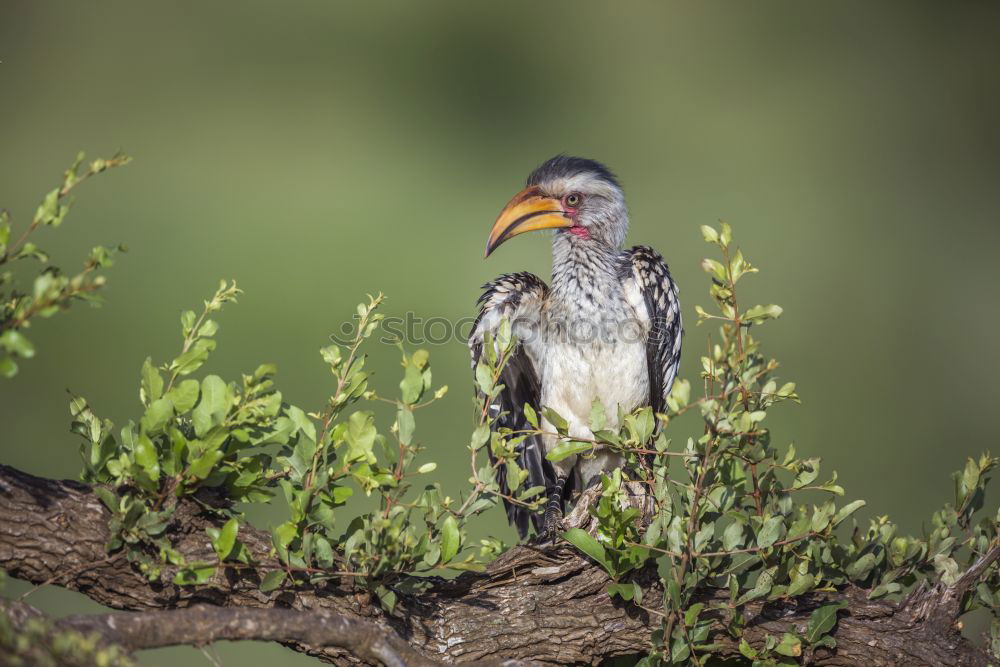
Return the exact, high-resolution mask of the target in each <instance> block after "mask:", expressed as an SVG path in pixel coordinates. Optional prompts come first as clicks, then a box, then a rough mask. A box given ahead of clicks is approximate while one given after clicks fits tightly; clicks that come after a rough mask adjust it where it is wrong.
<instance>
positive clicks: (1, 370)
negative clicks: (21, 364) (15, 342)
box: [0, 356, 17, 378]
mask: <svg viewBox="0 0 1000 667" xmlns="http://www.w3.org/2000/svg"><path fill="white" fill-rule="evenodd" d="M15 375H17V362H16V361H14V358H13V357H6V356H0V377H4V378H12V377H14V376H15Z"/></svg>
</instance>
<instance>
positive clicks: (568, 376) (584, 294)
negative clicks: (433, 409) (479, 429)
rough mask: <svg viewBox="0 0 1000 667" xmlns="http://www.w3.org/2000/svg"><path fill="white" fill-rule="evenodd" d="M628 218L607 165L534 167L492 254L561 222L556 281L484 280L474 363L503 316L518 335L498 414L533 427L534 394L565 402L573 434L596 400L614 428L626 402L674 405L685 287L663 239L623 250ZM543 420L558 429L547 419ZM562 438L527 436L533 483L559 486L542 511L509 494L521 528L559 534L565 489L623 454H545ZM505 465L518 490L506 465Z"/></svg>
mask: <svg viewBox="0 0 1000 667" xmlns="http://www.w3.org/2000/svg"><path fill="white" fill-rule="evenodd" d="M628 222H629V219H628V210H627V209H626V206H625V197H624V194H623V193H622V189H621V186H620V185H619V184H618V181H617V180H616V179H615V177H614V175H613V174H612V173H611V172H610V171H609V170H608V169H607V167H605V166H604V165H602V164H600V163H599V162H595V161H593V160H586V159H583V158H577V157H567V156H562V155H560V156H557V157H554V158H552V159H550V160H548V161H546V162H545V163H544V164H542V165H541V166H540V167H538V168H537V169H535V170H534V171H533V172H532V173H531V175H530V176H529V177H528V182H527V187H525V188H524V189H523V190H521V192H519V193H517V194H516V195H515V196H514V198H513V199H511V200H510V202H509V203H508V204H507V206H506V207H505V208H504V209H503V211H502V212H501V213H500V217H499V218H497V221H496V223H495V224H494V225H493V229H492V230H491V231H490V236H489V240H488V242H487V244H486V255H487V256H489V254H490V253H492V252H493V251H494V250H495V249H496V248H497V246H499V245H500V244H501V243H503V242H504V241H506V240H507V239H509V238H511V237H512V236H516V235H518V234H522V233H524V232H529V231H535V230H541V229H554V230H555V237H554V238H553V240H552V285H551V287H550V286H547V285H546V284H545V283H544V282H543V281H542V280H541V278H539V277H537V276H535V275H533V274H531V273H508V274H506V275H502V276H500V277H499V278H497V279H496V280H494V281H493V282H490V283H487V284H486V285H484V286H483V289H484V290H485V291H484V293H483V295H482V296H481V297H480V299H479V305H480V312H479V317H478V319H477V320H476V325H475V327H474V329H473V332H472V335H471V337H470V339H469V346H470V348H471V351H472V365H473V368H475V367H476V365H477V363H478V361H479V357H480V355H481V354H482V350H483V340H484V335H485V333H486V332H487V331H495V330H496V328H497V327H498V326H499V324H500V322H501V320H502V319H503V318H506V319H508V320H509V321H510V322H511V324H512V330H513V333H514V335H515V337H516V338H517V341H518V347H517V349H516V350H515V352H514V353H513V355H512V356H511V359H510V361H509V362H508V363H507V365H506V366H505V367H504V369H503V375H502V377H501V383H502V384H503V385H504V389H503V390H502V392H501V393H500V394H499V396H497V398H496V399H495V400H494V401H493V402H492V403H491V404H490V413H491V414H492V415H493V416H495V417H497V419H496V420H495V421H494V424H495V425H496V426H502V427H508V428H511V429H514V430H522V429H525V430H526V429H531V428H532V427H531V426H530V425H529V424H528V422H527V420H526V419H525V417H524V408H523V406H524V404H525V403H528V404H530V405H531V406H532V407H533V408H534V409H535V410H536V412H537V411H539V409H540V407H542V406H545V407H549V408H552V409H554V410H555V411H556V412H557V413H558V414H559V415H561V416H562V417H563V418H565V419H566V420H567V422H568V424H569V434H570V435H571V436H573V437H577V438H590V437H592V435H593V434H592V433H591V431H590V414H591V408H592V405H593V403H594V401H595V400H599V401H600V402H601V403H602V404H603V406H604V410H605V414H606V418H607V426H608V428H616V427H617V423H618V419H619V416H618V415H619V409H621V410H622V411H624V412H625V413H627V412H629V411H631V410H633V409H635V408H636V407H639V406H646V405H649V406H652V408H653V410H655V411H657V412H662V411H663V407H664V401H665V399H666V396H667V394H668V393H669V392H670V386H671V385H672V384H673V381H674V377H675V376H676V374H677V365H678V362H679V361H680V354H681V314H680V305H679V303H678V301H677V288H676V286H675V285H674V282H673V280H672V279H671V278H670V271H669V270H668V269H667V264H666V262H664V261H663V258H662V257H661V256H660V255H659V253H657V252H656V251H655V250H653V249H652V248H650V247H648V246H635V247H634V248H632V249H630V250H622V244H623V243H624V241H625V235H626V234H627V232H628ZM542 430H543V431H550V432H552V431H554V430H555V429H554V428H552V425H551V424H549V423H548V422H547V421H546V422H543V424H542ZM556 444H558V439H557V438H556V437H554V436H552V437H550V436H548V435H543V436H533V437H529V438H527V439H526V440H524V441H523V442H522V443H521V444H519V445H518V454H519V458H518V465H520V467H521V468H522V469H525V470H527V471H528V479H527V486H544V487H545V489H546V492H547V494H548V505H547V507H546V510H545V514H544V517H542V518H540V517H539V516H538V515H537V514H533V513H530V512H528V511H527V510H525V509H524V508H523V507H521V506H518V505H514V504H511V503H507V517H508V519H510V522H511V523H512V524H514V525H515V526H516V527H517V530H518V532H519V533H520V535H521V536H522V537H524V536H526V535H527V533H528V527H529V520H530V521H531V522H532V523H533V524H534V528H535V532H536V533H542V532H544V533H546V534H547V535H548V536H553V535H554V534H555V532H556V530H557V529H558V526H559V524H560V522H561V518H562V513H563V498H564V497H569V496H570V494H572V493H573V492H574V491H582V490H583V489H584V488H586V486H589V485H590V484H592V483H593V482H594V481H595V479H596V478H597V477H598V476H599V474H600V473H602V472H605V471H608V470H610V469H613V468H615V467H617V466H619V465H621V463H622V461H621V458H620V457H619V456H617V455H616V454H614V453H613V452H610V451H607V450H603V451H602V450H598V451H597V452H595V455H594V456H593V457H577V456H570V457H568V458H565V459H563V460H561V461H558V462H555V463H551V462H549V461H548V460H547V459H546V458H545V454H546V452H548V451H550V450H551V449H552V448H553V447H554V446H555V445H556ZM498 475H499V477H500V483H501V486H502V488H503V489H504V491H505V492H507V488H506V480H505V476H504V468H503V467H502V466H501V467H500V469H499V470H498Z"/></svg>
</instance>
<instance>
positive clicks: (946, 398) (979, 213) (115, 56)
mask: <svg viewBox="0 0 1000 667" xmlns="http://www.w3.org/2000/svg"><path fill="white" fill-rule="evenodd" d="M998 26H1000V5H997V4H996V3H986V2H982V3H972V2H958V3H919V2H896V3H890V2H886V3H863V2H841V3H836V4H830V3H827V4H822V5H820V4H814V3H808V4H803V3H797V2H771V3H762V2H754V3H738V4H737V3H720V2H705V3H663V2H634V3H593V2H570V1H568V0H565V1H550V2H544V3H519V2H505V3H492V4H489V5H487V4H486V3H469V2H459V1H457V0H455V1H453V2H420V3H416V2H414V3H402V2H395V3H393V2H373V1H369V2H364V3H346V2H318V1H316V2H285V3H274V2H259V1H253V2H247V1H244V2H238V3H237V2H213V3H205V2H195V1H193V0H186V1H177V2H171V3H156V2H136V1H135V0H129V1H124V0H122V1H114V2H110V1H109V2H102V3H97V4H91V3H79V2H69V1H62V2H45V3H42V2H27V1H22V2H17V1H14V0H8V1H6V2H3V4H2V6H0V61H2V62H0V100H2V103H0V152H2V153H0V205H3V206H6V207H8V208H10V209H11V211H12V213H13V215H14V217H15V220H16V221H19V222H20V223H21V224H22V225H23V224H24V223H25V222H26V221H27V220H28V219H30V216H31V213H32V211H33V210H34V206H35V205H36V203H37V201H38V199H39V198H40V197H41V195H42V194H43V193H44V192H45V191H47V190H48V189H49V188H51V187H52V186H53V185H54V184H55V183H56V182H57V181H58V178H59V175H60V173H61V170H62V169H64V168H65V167H66V166H67V165H68V164H69V162H70V161H71V159H72V157H73V155H74V154H75V153H76V151H77V150H78V149H85V150H87V151H88V152H89V154H90V155H91V156H92V157H96V156H98V155H105V156H106V155H110V154H111V153H114V152H115V150H117V149H119V148H121V149H123V150H124V151H125V152H127V153H129V154H131V155H133V156H135V158H136V159H135V162H133V164H131V165H130V166H128V167H126V168H125V169H123V170H117V171H115V172H112V173H110V174H107V175H104V176H101V177H100V178H99V179H97V180H95V181H93V182H91V183H87V184H86V185H85V186H83V187H81V188H80V190H79V192H78V195H77V205H76V207H75V209H74V210H73V211H72V212H71V214H70V217H69V218H68V220H67V222H66V223H65V225H64V226H63V228H61V229H60V230H58V231H57V232H54V233H53V232H51V231H48V230H46V231H44V232H43V233H41V234H39V237H40V238H39V242H40V243H41V245H42V246H43V247H45V248H46V249H48V250H50V251H51V252H52V254H53V259H54V262H55V263H56V264H57V265H59V266H62V267H63V268H64V269H66V270H71V269H76V268H77V266H78V263H79V262H80V261H82V258H83V256H84V254H85V252H86V250H87V249H89V248H90V247H91V246H92V245H95V244H98V243H102V244H109V245H110V244H115V243H118V242H122V243H125V244H127V245H128V246H129V248H130V251H129V253H128V254H127V255H124V256H123V257H122V258H121V259H120V261H119V263H118V264H117V265H116V266H115V267H114V269H112V270H111V272H110V273H109V279H110V284H109V287H108V289H107V291H106V298H107V304H106V306H105V307H103V308H101V309H90V308H86V307H78V308H76V309H75V310H73V311H71V312H69V313H67V314H65V315H62V316H60V317H57V318H55V319H53V320H50V321H43V322H40V323H39V325H38V326H36V327H34V328H33V329H32V337H33V338H34V340H35V342H36V343H37V346H38V353H39V356H38V358H36V359H35V360H32V361H28V362H25V363H24V364H22V372H21V375H19V376H18V377H17V378H16V379H14V380H13V381H6V382H4V383H3V384H0V423H2V426H3V431H4V433H5V438H6V440H5V441H4V442H3V443H0V447H2V450H0V461H2V462H4V463H8V464H12V465H15V466H17V467H20V468H22V469H25V470H28V471H30V472H33V473H36V474H40V475H48V476H56V477H76V475H77V473H78V471H79V468H80V466H79V462H78V458H77V441H76V439H75V438H74V437H73V436H71V435H70V434H69V433H68V430H67V429H68V425H69V415H68V411H67V395H66V389H67V388H69V389H72V390H73V391H74V392H77V393H79V394H82V395H83V396H86V397H87V398H88V399H89V400H90V401H91V403H92V405H93V406H95V409H96V410H97V411H98V413H99V414H101V415H104V416H108V417H111V418H113V419H114V420H115V421H117V422H122V421H125V420H127V419H128V418H130V417H136V416H137V415H138V414H139V407H140V406H139V403H138V390H137V387H138V371H139V366H140V364H141V362H142V360H143V359H144V358H145V357H146V356H147V355H152V356H153V358H154V359H155V360H159V361H163V360H166V359H169V358H170V357H171V356H172V355H173V353H174V352H175V350H176V349H177V348H178V343H179V334H178V324H177V322H178V320H177V316H178V313H179V312H180V310H181V309H182V308H185V307H193V306H196V305H197V304H198V303H200V300H201V299H202V298H206V297H208V296H209V295H210V294H211V292H212V290H213V289H214V288H215V286H216V284H217V282H218V280H219V279H220V278H235V279H236V280H237V281H238V282H239V284H240V286H241V287H242V288H244V289H245V290H246V294H245V295H244V297H243V298H242V299H241V303H240V304H239V305H237V306H232V307H230V308H228V309H227V311H226V312H225V313H224V314H223V315H222V317H221V318H220V321H221V324H222V330H221V333H220V336H219V340H220V345H219V349H218V351H217V352H216V353H215V355H214V357H213V360H212V361H211V362H210V365H209V367H208V371H209V372H217V373H220V374H222V375H223V376H227V377H232V376H235V375H236V374H237V373H238V372H239V371H241V370H247V369H252V368H253V367H254V366H255V365H256V364H257V363H258V362H262V361H273V362H276V363H277V364H278V366H279V369H280V372H279V381H280V384H281V386H282V389H283V391H284V393H285V395H286V396H287V398H288V399H289V400H291V401H292V402H294V403H296V404H299V405H302V406H303V407H306V408H316V407H317V406H319V405H320V404H321V402H322V400H323V398H324V396H325V395H326V392H328V390H329V389H330V386H329V385H330V377H329V374H328V372H327V370H326V369H325V367H324V364H323V363H322V362H321V360H320V358H319V355H318V354H317V349H318V348H319V347H320V346H322V345H324V344H325V343H326V342H327V337H328V335H329V334H330V333H332V332H334V331H335V330H336V329H337V328H338V326H339V323H340V322H341V321H343V320H345V319H348V318H349V317H350V315H351V313H352V312H353V306H354V304H355V303H357V302H358V301H360V300H362V299H363V297H364V294H365V292H371V291H377V290H381V291H384V292H385V293H386V294H387V295H388V296H389V301H388V305H387V307H386V312H387V313H388V314H395V315H403V314H404V313H405V312H406V311H412V312H413V313H415V314H416V315H417V316H421V317H432V316H441V317H446V318H449V319H456V318H460V317H464V316H468V315H470V314H472V313H473V310H474V301H475V298H476V296H477V294H478V287H479V285H480V284H482V283H483V282H484V281H486V280H488V279H490V278H492V277H494V276H495V275H496V274H498V273H501V272H506V271H513V270H524V269H527V270H532V271H535V272H536V273H539V274H540V275H543V276H547V275H548V272H549V245H548V241H547V239H546V238H545V237H544V236H543V235H534V236H527V237H522V238H519V239H517V240H516V241H515V242H512V243H509V244H507V245H505V246H504V247H503V248H502V249H501V250H500V251H499V252H497V253H496V254H495V255H494V256H493V257H491V258H490V260H489V261H486V262H484V261H483V260H482V249H483V245H484V242H485V238H486V234H487V231H488V229H489V226H490V225H491V223H492V221H493V219H494V217H495V215H496V213H497V212H498V211H499V209H500V208H501V207H502V205H503V204H504V203H505V202H506V201H507V199H508V198H509V197H510V196H511V195H512V194H513V193H514V192H516V191H517V190H518V189H519V187H520V186H521V184H522V182H523V179H524V178H525V176H526V175H527V173H528V171H529V170H530V169H531V168H533V167H534V166H535V165H536V164H537V163H539V162H540V161H541V160H543V159H545V158H547V157H549V156H551V155H552V154H554V153H557V152H561V151H565V152H570V153H575V154H581V155H584V156H588V157H594V158H597V159H600V160H602V161H605V162H607V163H608V164H609V165H611V167H612V168H613V169H615V170H616V171H617V172H618V174H619V175H620V176H621V178H622V180H623V182H624V184H625V186H626V192H627V195H628V201H629V204H630V207H631V212H632V234H631V236H630V242H633V243H640V242H641V243H647V244H651V245H653V246H655V247H656V248H657V249H659V250H660V251H661V252H662V253H663V254H664V255H665V257H666V258H667V260H668V261H669V263H670V265H671V268H672V270H673V273H674V276H675V278H676V279H677V281H678V282H679V284H680V285H681V289H682V291H681V296H682V300H683V303H684V314H685V317H686V318H687V320H688V327H687V337H686V339H685V355H684V363H683V370H682V376H685V377H688V378H691V379H693V380H696V379H697V372H698V369H699V368H700V364H699V361H698V356H699V353H700V352H701V350H702V349H704V344H705V335H706V333H708V331H707V330H706V328H705V327H695V325H694V321H695V318H694V314H693V306H694V304H696V303H702V304H706V303H707V295H706V288H707V280H706V278H705V276H704V275H703V274H702V273H701V271H700V269H699V267H698V264H699V261H700V259H701V257H702V256H703V254H704V253H706V251H708V247H707V246H706V245H705V244H704V243H703V241H702V240H701V236H700V234H699V233H698V225H700V224H705V223H708V224H712V223H715V222H716V221H717V220H718V219H720V218H722V219H725V220H727V221H729V222H731V223H732V224H733V225H734V227H735V229H736V236H737V240H738V241H739V242H740V244H741V245H742V247H743V248H744V251H745V252H746V253H747V255H748V256H749V258H750V259H751V260H752V261H753V262H754V263H755V264H758V265H759V266H761V267H763V270H762V272H761V273H760V274H759V275H758V276H756V277H754V278H752V279H750V281H749V283H748V288H747V291H748V292H749V294H748V295H747V296H745V297H744V300H745V302H750V301H753V302H755V303H756V302H759V301H763V302H765V303H768V302H775V303H779V304H781V305H782V306H784V307H785V315H784V317H783V318H782V319H781V320H779V321H778V322H777V323H775V324H772V325H768V327H767V328H766V329H764V330H763V331H762V335H763V336H764V338H765V341H766V348H767V351H769V352H770V353H773V354H775V355H776V356H778V357H779V359H780V360H781V361H782V363H783V368H782V377H784V378H785V379H793V380H796V381H797V382H798V383H799V391H800V394H801V396H802V398H803V401H804V404H803V405H802V406H801V407H786V408H783V409H781V410H780V411H778V413H776V415H775V418H774V420H773V421H772V422H771V427H772V428H773V433H774V439H775V441H776V443H779V444H781V445H782V446H783V445H785V444H787V443H788V442H790V441H793V440H794V441H795V443H796V445H797V447H798V450H799V452H800V453H802V454H805V455H808V456H822V457H823V459H824V461H825V464H824V467H825V469H826V470H827V472H829V471H830V470H833V469H836V470H837V471H838V472H839V473H840V480H841V483H842V484H843V485H844V486H845V487H846V488H847V490H848V496H849V497H861V498H865V499H867V500H868V501H869V505H868V508H867V510H868V511H869V513H868V516H871V515H872V514H874V513H878V514H883V513H885V514H889V515H891V516H892V517H893V518H894V519H895V520H896V521H898V522H899V524H900V525H901V528H902V529H903V530H905V531H914V532H919V531H920V529H921V525H922V522H923V521H925V520H927V519H928V518H929V516H930V513H931V512H932V511H933V509H934V508H935V507H936V506H938V505H940V504H941V503H943V502H944V501H947V500H949V499H950V498H951V494H952V485H951V482H950V480H949V478H948V473H949V472H950V471H951V470H953V469H957V468H959V467H961V465H962V463H963V461H964V458H965V457H966V456H968V455H971V454H975V453H978V452H979V451H981V450H983V449H987V448H990V447H993V448H994V449H996V447H995V445H996V442H995V441H996V435H995V433H996V431H995V422H994V419H995V415H996V405H997V398H998V392H997V388H996V387H997V385H996V377H997V376H998V375H1000V355H998V354H997V350H996V346H995V343H994V340H995V338H996V335H997V333H996V332H997V330H998V328H1000V308H998V305H1000V303H998V297H997V292H996V290H997V287H998V286H1000V263H998V262H997V260H996V253H997V251H998V250H1000V216H998V213H1000V197H998V193H1000V189H998V184H1000V126H998V122H1000V121H998V119H1000V78H998V77H997V67H998V66H1000V28H998ZM370 352H371V353H372V354H373V356H374V358H375V359H374V365H375V368H376V370H377V371H378V374H379V376H378V378H376V380H375V383H376V386H378V387H380V388H381V389H382V390H383V391H385V392H391V391H393V390H394V389H395V385H396V382H397V381H398V362H397V353H396V352H395V350H393V349H391V348H388V347H387V348H384V349H372V350H370ZM431 352H432V362H433V363H434V367H435V379H436V381H437V382H438V383H447V384H449V385H450V386H451V389H452V391H451V393H450V394H449V395H448V397H447V398H446V400H445V401H443V402H441V403H440V404H438V405H436V406H434V407H433V408H431V409H429V410H427V411H424V412H423V413H422V415H421V419H418V434H419V435H420V436H421V439H422V441H423V442H424V443H426V444H427V445H428V446H429V448H430V452H429V454H428V456H429V458H430V459H433V460H437V461H438V462H439V468H438V476H439V478H440V479H441V481H442V482H443V483H444V484H445V485H446V488H448V489H450V490H452V491H453V492H454V493H457V492H459V491H460V490H461V489H462V488H463V485H464V484H465V479H466V477H467V474H466V467H465V466H466V458H465V455H464V449H463V448H464V446H465V444H466V442H467V433H468V431H469V429H470V425H471V422H472V417H471V408H470V400H469V396H470V392H471V380H470V377H469V371H468V358H467V352H466V350H465V348H464V345H463V344H462V343H460V342H450V343H448V344H446V345H442V346H436V347H433V348H432V349H431ZM696 387H697V382H696ZM679 426H680V428H679V430H678V433H679V434H684V433H685V431H684V429H685V428H688V429H689V428H691V427H692V424H688V425H686V426H685V425H679ZM990 502H991V504H992V505H993V506H995V500H991V501H990ZM280 510H281V508H280V507H278V508H276V509H275V512H276V513H277V512H280ZM275 516H277V514H275ZM265 519H266V517H265ZM477 529H478V530H479V531H480V533H481V534H489V533H493V534H498V535H502V536H503V537H504V538H505V539H507V540H508V541H510V540H512V539H513V532H512V531H511V530H510V529H509V528H508V527H507V526H506V524H505V522H504V521H503V518H502V515H501V513H500V512H499V511H497V512H495V513H494V514H493V515H492V516H491V517H490V518H489V520H488V521H484V522H482V523H481V525H479V526H477ZM11 588H13V590H14V591H21V590H24V586H23V585H20V584H14V585H12V586H11ZM30 600H31V601H33V602H34V603H35V604H37V605H39V606H41V607H42V608H44V609H46V610H47V611H49V612H52V613H68V612H71V611H79V610H86V609H94V608H96V605H94V604H93V603H89V602H88V601H87V600H85V599H84V598H82V596H78V595H75V594H68V593H65V592H63V591H59V590H57V589H45V590H42V591H40V592H38V593H37V594H35V595H34V596H32V598H30ZM216 651H217V653H218V655H219V656H220V657H221V660H222V662H223V664H228V665H231V664H243V665H264V664H310V663H311V661H309V660H307V659H305V658H302V657H301V656H297V655H294V654H292V653H291V652H288V651H286V650H284V649H282V648H280V647H277V646H276V645H261V646H251V645H243V646H236V645H222V646H220V647H217V649H216ZM142 659H143V663H144V664H148V665H171V664H175V663H177V662H179V661H181V660H190V661H191V664H206V665H207V664H209V663H208V661H207V659H206V658H204V657H203V656H201V655H200V654H199V653H198V652H197V651H195V650H194V649H176V650H173V649H172V650H164V651H156V652H150V653H146V654H144V655H143V656H142Z"/></svg>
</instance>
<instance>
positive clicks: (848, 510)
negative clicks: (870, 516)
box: [833, 500, 865, 528]
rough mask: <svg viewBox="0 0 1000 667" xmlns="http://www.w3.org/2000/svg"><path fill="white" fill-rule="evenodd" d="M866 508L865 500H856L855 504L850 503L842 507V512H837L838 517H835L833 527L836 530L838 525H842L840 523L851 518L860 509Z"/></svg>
mask: <svg viewBox="0 0 1000 667" xmlns="http://www.w3.org/2000/svg"><path fill="white" fill-rule="evenodd" d="M864 506H865V501H863V500H855V501H854V502H852V503H848V504H846V505H844V506H843V507H841V508H840V511H839V512H837V515H836V516H835V517H833V526H834V528H836V527H837V526H838V525H840V523H841V522H842V521H843V520H844V519H846V518H847V517H849V516H851V515H852V514H854V513H855V512H857V511H858V510H859V509H861V508H862V507H864Z"/></svg>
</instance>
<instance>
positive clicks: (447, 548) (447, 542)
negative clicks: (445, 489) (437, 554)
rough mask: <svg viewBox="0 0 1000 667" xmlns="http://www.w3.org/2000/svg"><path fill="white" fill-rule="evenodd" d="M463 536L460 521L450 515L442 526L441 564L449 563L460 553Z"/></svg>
mask: <svg viewBox="0 0 1000 667" xmlns="http://www.w3.org/2000/svg"><path fill="white" fill-rule="evenodd" d="M460 541H461V535H460V534H459V530H458V521H457V520H456V519H455V516H454V515H452V514H449V515H448V517H447V518H446V519H445V520H444V522H443V523H442V524H441V562H442V563H447V562H448V561H450V560H451V559H452V558H454V557H455V554H457V553H458V546H459V543H460Z"/></svg>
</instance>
